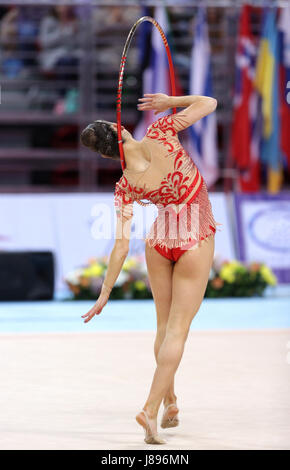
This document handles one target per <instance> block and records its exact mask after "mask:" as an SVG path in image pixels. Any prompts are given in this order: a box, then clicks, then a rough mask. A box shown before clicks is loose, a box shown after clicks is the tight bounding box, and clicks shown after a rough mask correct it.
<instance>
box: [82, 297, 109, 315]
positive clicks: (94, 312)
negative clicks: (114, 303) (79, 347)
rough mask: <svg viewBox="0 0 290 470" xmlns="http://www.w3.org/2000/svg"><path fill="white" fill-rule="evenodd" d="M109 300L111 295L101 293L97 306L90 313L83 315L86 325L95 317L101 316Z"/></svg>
mask: <svg viewBox="0 0 290 470" xmlns="http://www.w3.org/2000/svg"><path fill="white" fill-rule="evenodd" d="M108 299H109V295H108V294H107V293H104V292H101V294H100V295H99V298H98V300H97V301H96V303H95V305H94V306H93V307H92V308H91V309H90V310H89V311H88V313H85V314H84V315H82V318H85V321H84V323H88V322H89V321H90V320H91V319H92V318H93V317H94V316H95V315H99V314H100V313H101V311H102V310H103V308H104V306H105V305H106V303H107V302H108Z"/></svg>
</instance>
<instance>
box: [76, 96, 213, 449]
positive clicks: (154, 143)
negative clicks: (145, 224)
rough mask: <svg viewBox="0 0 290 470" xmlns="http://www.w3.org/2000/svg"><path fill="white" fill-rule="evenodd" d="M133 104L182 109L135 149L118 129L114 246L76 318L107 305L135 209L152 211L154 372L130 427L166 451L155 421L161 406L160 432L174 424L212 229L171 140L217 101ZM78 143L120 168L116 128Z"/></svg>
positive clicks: (185, 160)
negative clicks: (96, 289) (96, 288)
mask: <svg viewBox="0 0 290 470" xmlns="http://www.w3.org/2000/svg"><path fill="white" fill-rule="evenodd" d="M139 101H140V103H139V104H138V109H139V110H140V111H146V110H149V109H153V110H155V114H158V113H160V112H164V111H166V110H167V109H170V108H173V107H181V108H185V109H182V110H181V111H180V112H179V113H176V114H171V115H168V116H165V117H161V118H159V119H157V120H156V121H155V122H153V123H152V124H151V125H150V126H149V128H148V129H147V132H146V135H145V136H144V137H143V139H142V140H140V141H138V140H135V139H134V138H133V136H132V135H131V133H130V132H128V131H127V130H126V129H125V128H124V127H123V126H122V134H121V135H122V142H123V149H124V156H125V165H126V167H125V169H124V170H123V175H122V177H121V178H120V179H119V181H118V182H117V183H116V186H115V194H114V203H115V209H116V215H117V217H116V219H117V226H116V240H115V244H114V247H113V250H112V252H111V255H110V259H109V263H108V269H107V272H106V276H105V279H104V282H103V285H102V290H101V293H100V296H99V298H98V300H97V301H96V303H95V305H94V306H93V307H92V308H91V309H90V310H89V311H88V312H87V313H86V314H84V315H83V316H82V318H85V320H84V321H85V323H86V322H88V321H90V320H91V319H92V318H93V317H94V316H95V315H98V314H100V313H101V311H102V309H103V308H104V306H105V305H106V303H107V302H108V299H109V296H110V292H111V290H112V288H113V286H114V284H115V281H116V280H117V278H118V276H119V273H120V271H121V269H122V265H123V263H124V261H125V258H126V256H127V254H128V251H129V239H130V227H131V221H132V216H133V203H134V201H137V202H138V203H141V204H142V201H141V200H142V199H145V200H147V201H149V203H152V204H155V205H156V206H157V207H158V215H157V217H156V219H155V221H154V223H153V225H152V227H151V229H150V231H149V233H148V234H147V235H146V237H145V258H146V264H147V270H148V278H149V282H150V286H151V289H152V295H153V299H154V303H155V308H156V314H157V332H156V338H155V343H154V354H155V358H156V363H157V366H156V370H155V373H154V377H153V381H152V384H151V388H150V392H149V395H148V397H147V399H146V401H145V404H144V406H143V409H142V410H141V411H140V413H138V414H137V416H136V420H137V422H138V423H139V424H140V425H141V426H142V427H143V428H144V432H145V439H144V440H145V442H146V443H148V444H165V443H166V441H164V440H163V439H162V438H161V437H160V436H159V435H158V432H157V414H158V410H159V407H160V405H161V403H162V401H163V405H164V411H163V415H162V421H161V427H162V428H169V427H174V426H177V425H178V424H179V417H178V412H179V408H178V406H177V396H176V394H175V390H174V376H175V373H176V370H177V368H178V366H179V363H180V361H181V358H182V355H183V351H184V346H185V342H186V340H187V336H188V332H189V329H190V325H191V322H192V320H193V318H194V316H195V315H196V313H197V312H198V310H199V308H200V305H201V302H202V300H203V297H204V294H205V289H206V286H207V282H208V277H209V272H210V268H211V265H212V262H213V256H214V238H215V237H214V235H215V233H216V226H217V225H219V224H218V223H217V222H216V221H215V219H214V217H213V213H212V206H211V203H210V201H209V198H208V192H207V187H206V184H205V182H204V179H203V177H202V175H201V173H200V172H199V170H198V168H197V166H196V165H195V164H194V162H193V161H192V159H191V158H190V156H189V155H188V154H187V152H186V151H185V149H184V148H183V147H182V145H181V143H180V141H179V139H178V132H180V131H182V130H183V129H185V128H187V127H189V126H191V125H192V124H194V123H195V122H196V121H198V120H199V119H202V118H203V117H205V116H206V115H208V114H210V113H212V112H214V111H215V109H216V106H217V101H216V99H214V98H211V97H207V96H197V95H190V96H180V97H176V96H167V95H165V94H163V93H156V94H144V96H143V98H139ZM81 142H82V143H83V144H84V145H86V146H87V147H89V148H90V149H91V150H93V151H95V152H99V153H100V154H101V155H102V156H103V157H104V158H112V159H114V160H120V153H119V146H118V137H117V124H116V123H110V122H107V121H102V120H99V121H95V122H94V123H92V124H90V125H88V126H87V127H86V128H85V129H84V130H83V132H82V134H81ZM143 204H145V203H143Z"/></svg>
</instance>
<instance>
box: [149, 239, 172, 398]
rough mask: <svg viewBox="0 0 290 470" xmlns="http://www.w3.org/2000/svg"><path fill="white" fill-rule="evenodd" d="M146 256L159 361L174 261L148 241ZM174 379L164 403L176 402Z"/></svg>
mask: <svg viewBox="0 0 290 470" xmlns="http://www.w3.org/2000/svg"><path fill="white" fill-rule="evenodd" d="M145 256H146V263H147V270H148V278H149V282H150V285H151V290H152V295H153V299H154V303H155V308H156V315H157V332H156V337H155V342H154V355H155V359H156V362H157V357H158V353H159V349H160V346H161V344H162V342H163V340H164V338H165V333H166V327H167V321H168V317H169V311H170V306H171V300H172V273H173V266H174V263H173V262H172V261H170V260H169V259H167V258H165V257H164V256H162V255H160V253H158V251H157V250H155V248H150V247H149V246H148V244H147V243H146V246H145ZM175 401H176V395H175V393H174V379H173V380H172V382H171V384H170V385H169V387H168V390H167V392H166V394H165V397H164V405H165V406H166V405H167V404H169V403H175Z"/></svg>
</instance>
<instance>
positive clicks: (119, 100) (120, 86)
mask: <svg viewBox="0 0 290 470" xmlns="http://www.w3.org/2000/svg"><path fill="white" fill-rule="evenodd" d="M144 21H150V23H152V24H153V25H154V26H156V28H157V29H158V31H159V33H160V35H161V38H162V41H163V44H164V46H165V50H166V53H167V59H168V64H169V74H170V83H171V96H175V95H176V88H175V78H174V67H173V63H172V58H171V53H170V49H169V45H168V42H167V39H166V36H165V34H164V31H163V29H162V28H161V26H160V24H159V23H158V22H157V21H156V20H155V19H154V18H152V17H151V16H142V18H140V19H139V20H138V21H136V23H134V25H133V26H132V28H131V30H130V32H129V34H128V37H127V39H126V42H125V46H124V49H123V53H122V58H121V63H120V70H119V81H118V90H117V131H118V144H119V151H120V160H121V165H122V170H124V169H125V159H124V150H123V143H122V135H121V104H122V89H123V77H124V68H125V63H126V60H127V54H128V50H129V47H130V44H131V41H132V38H133V36H134V34H135V31H136V29H137V27H138V26H139V25H140V24H141V23H143V22H144ZM175 113H176V108H173V114H175ZM137 202H138V203H139V204H141V205H147V204H150V202H149V203H145V202H142V201H139V200H137Z"/></svg>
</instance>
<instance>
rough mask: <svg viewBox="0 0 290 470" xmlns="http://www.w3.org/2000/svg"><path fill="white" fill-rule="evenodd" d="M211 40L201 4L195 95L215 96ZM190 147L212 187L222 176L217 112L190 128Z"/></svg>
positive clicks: (192, 87)
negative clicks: (219, 160)
mask: <svg viewBox="0 0 290 470" xmlns="http://www.w3.org/2000/svg"><path fill="white" fill-rule="evenodd" d="M210 54H211V51H210V43H209V38H208V28H207V20H206V10H205V8H204V7H199V8H198V11H197V15H196V18H195V26H194V44H193V47H192V53H191V66H190V85H189V93H190V94H191V95H202V96H212V83H211V64H210ZM188 137H189V139H188V140H189V141H188V144H187V148H188V151H189V154H190V155H191V157H192V159H193V161H194V162H195V163H196V165H197V166H198V168H199V170H200V172H201V174H202V176H203V178H204V180H205V182H206V184H207V185H208V186H211V185H212V184H214V183H215V181H216V180H217V178H218V176H219V170H218V156H217V122H216V114H215V113H211V114H209V115H208V116H205V117H204V118H203V119H201V120H199V121H197V122H196V123H195V124H193V125H192V126H190V127H189V128H188Z"/></svg>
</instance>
